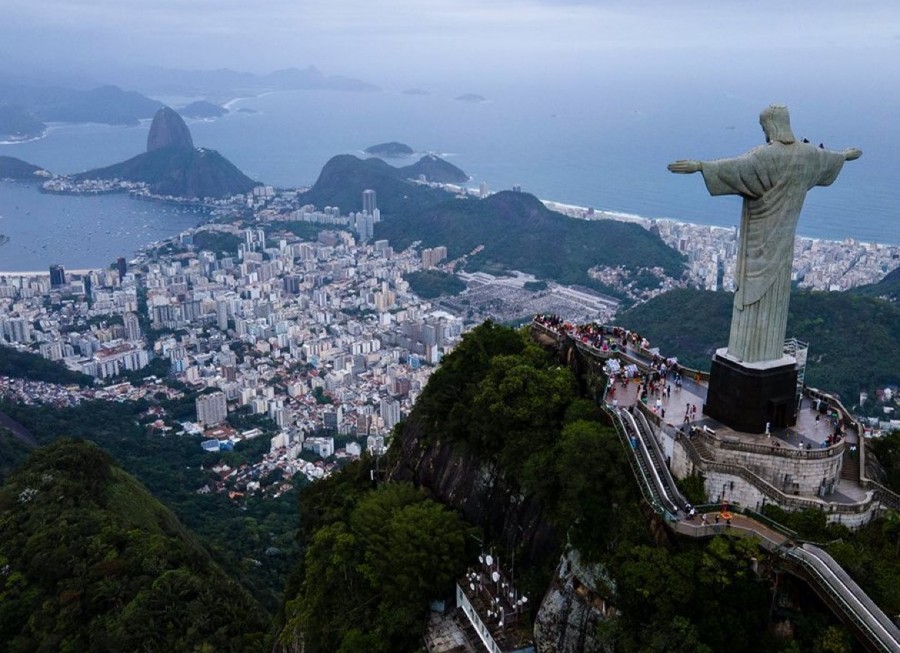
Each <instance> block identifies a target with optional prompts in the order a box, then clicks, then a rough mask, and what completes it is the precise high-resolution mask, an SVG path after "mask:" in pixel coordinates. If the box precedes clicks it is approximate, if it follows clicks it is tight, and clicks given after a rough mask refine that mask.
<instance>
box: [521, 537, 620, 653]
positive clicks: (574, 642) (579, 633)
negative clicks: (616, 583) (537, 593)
mask: <svg viewBox="0 0 900 653" xmlns="http://www.w3.org/2000/svg"><path fill="white" fill-rule="evenodd" d="M612 589H613V588H612V584H611V582H610V580H609V578H608V577H607V576H606V575H605V574H604V572H603V570H602V569H601V568H599V567H596V566H590V565H585V564H583V563H582V561H581V557H580V556H579V555H578V552H577V551H574V550H570V551H567V552H566V553H565V554H564V555H563V557H562V560H561V561H560V563H559V566H558V567H557V568H556V574H554V576H553V581H552V582H551V583H550V588H549V589H548V590H547V594H546V595H545V596H544V600H543V601H542V602H541V607H540V609H539V610H538V613H537V616H536V617H535V620H534V644H535V648H536V649H537V650H538V651H541V652H546V653H550V652H553V653H594V652H596V653H601V652H602V653H611V652H612V651H613V650H614V646H613V645H612V644H611V643H604V642H603V641H602V637H601V636H600V632H599V630H598V628H599V626H600V625H601V623H602V622H603V621H604V619H606V618H607V616H608V615H609V614H610V612H611V609H610V608H609V606H608V605H607V603H606V601H605V600H604V599H603V598H602V597H603V596H606V595H608V594H610V593H611V591H612Z"/></svg>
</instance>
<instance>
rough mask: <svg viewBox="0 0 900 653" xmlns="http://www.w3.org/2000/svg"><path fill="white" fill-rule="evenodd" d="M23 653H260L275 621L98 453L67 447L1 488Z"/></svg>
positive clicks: (0, 526) (2, 597) (8, 626)
mask: <svg viewBox="0 0 900 653" xmlns="http://www.w3.org/2000/svg"><path fill="white" fill-rule="evenodd" d="M0 563H2V564H0V566H2V568H3V573H2V574H0V641H3V642H4V643H5V646H6V647H7V648H6V650H11V651H86V650H91V651H138V650H144V651H200V650H203V651H213V650H214V651H258V650H260V646H261V643H262V637H263V633H264V631H265V629H266V628H267V619H266V615H265V612H264V611H263V610H262V609H261V607H260V606H259V604H257V603H256V601H255V600H254V599H253V598H251V597H250V596H249V595H248V594H247V593H246V592H245V591H244V590H242V589H241V588H240V587H239V586H238V585H237V584H236V583H235V582H234V581H232V580H230V579H228V578H227V576H226V575H225V574H224V573H223V572H222V571H221V570H220V569H219V568H218V567H216V566H215V565H214V564H213V562H212V561H211V559H210V558H209V556H208V554H207V553H206V552H205V551H204V550H203V548H202V547H201V546H200V545H199V544H197V542H196V541H195V540H194V538H193V537H192V536H191V535H190V533H189V532H188V531H187V530H186V529H185V528H184V527H182V526H181V524H180V523H179V522H178V520H177V519H176V518H175V516H174V515H173V514H172V513H171V512H170V511H169V510H168V509H166V508H164V507H163V506H162V505H161V504H160V503H159V502H158V501H157V500H155V499H154V498H153V497H151V496H150V494H148V492H147V491H146V490H145V489H144V488H143V487H142V486H141V485H140V484H139V483H138V482H137V481H135V480H134V478H132V477H131V476H129V475H128V474H126V473H125V472H123V471H122V470H121V469H120V468H118V467H117V466H115V465H114V464H113V462H112V459H111V458H110V457H109V456H108V455H107V454H106V453H104V452H103V451H102V450H100V449H99V448H97V447H96V446H94V445H91V444H88V443H85V442H82V441H77V440H60V441H58V442H56V443H55V444H52V445H50V446H48V447H46V448H44V449H41V450H38V451H37V452H35V453H34V454H33V455H32V456H31V458H30V459H29V461H28V462H27V463H26V465H25V466H24V467H22V468H21V469H20V470H19V471H17V472H16V473H15V474H13V475H12V476H11V477H10V478H9V479H8V480H7V482H6V484H5V485H4V486H3V487H2V489H0Z"/></svg>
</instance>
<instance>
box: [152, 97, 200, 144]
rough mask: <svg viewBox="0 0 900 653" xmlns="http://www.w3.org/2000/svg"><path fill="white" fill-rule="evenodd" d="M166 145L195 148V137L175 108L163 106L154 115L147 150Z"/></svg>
mask: <svg viewBox="0 0 900 653" xmlns="http://www.w3.org/2000/svg"><path fill="white" fill-rule="evenodd" d="M164 147H187V148H191V149H193V148H194V139H193V138H191V132H190V130H189V129H188V126H187V125H186V124H185V123H184V120H183V119H182V118H181V116H179V115H178V114H177V113H176V112H175V111H174V109H170V108H169V107H163V108H162V109H160V110H159V111H157V112H156V115H154V116H153V122H152V123H151V124H150V133H149V134H147V151H148V152H152V151H153V150H159V149H162V148H164Z"/></svg>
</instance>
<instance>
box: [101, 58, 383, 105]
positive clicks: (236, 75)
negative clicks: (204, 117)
mask: <svg viewBox="0 0 900 653" xmlns="http://www.w3.org/2000/svg"><path fill="white" fill-rule="evenodd" d="M114 78H115V79H117V80H118V81H119V83H121V84H127V85H128V86H130V87H133V88H139V89H141V90H142V91H143V92H145V93H150V94H158V95H193V96H204V97H220V98H227V97H233V96H239V95H244V94H247V95H253V94H257V93H261V92H264V91H298V90H332V91H370V92H371V91H379V90H381V89H379V88H378V87H377V86H375V85H373V84H369V83H367V82H363V81H360V80H358V79H353V78H351V77H342V76H340V75H325V74H324V73H322V71H320V70H319V69H318V68H316V67H315V66H308V67H306V68H302V69H300V68H285V69H283V70H276V71H275V72H272V73H269V74H267V75H257V74H254V73H248V72H240V71H236V70H229V69H227V68H221V69H219V70H174V69H169V68H158V67H149V66H148V67H142V68H133V69H128V70H125V71H122V73H121V74H120V75H119V76H118V77H114Z"/></svg>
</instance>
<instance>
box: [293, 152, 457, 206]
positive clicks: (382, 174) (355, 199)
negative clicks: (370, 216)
mask: <svg viewBox="0 0 900 653" xmlns="http://www.w3.org/2000/svg"><path fill="white" fill-rule="evenodd" d="M366 189H372V190H374V191H375V193H376V196H377V200H378V208H379V210H380V211H381V214H382V217H385V218H386V216H395V215H405V214H408V213H416V212H418V211H422V210H424V209H426V208H428V207H430V206H435V205H438V204H441V203H443V202H446V201H448V200H449V199H451V198H450V195H448V194H447V193H446V192H444V191H442V190H440V189H436V188H429V187H428V186H424V185H422V184H416V183H413V182H412V181H410V180H408V179H406V178H404V176H403V175H402V174H401V173H400V170H399V169H398V168H395V167H394V166H392V165H390V164H387V163H385V162H384V161H382V160H381V159H378V158H371V159H359V158H357V157H355V156H352V155H350V154H341V155H338V156H335V157H332V158H331V159H329V161H328V163H326V164H325V166H324V167H323V168H322V172H320V173H319V178H318V179H317V180H316V183H315V184H314V185H313V187H312V188H311V189H310V190H309V191H307V192H306V193H305V194H304V195H303V197H302V199H303V201H304V202H308V203H310V204H315V205H316V206H318V207H319V208H323V207H325V206H337V207H340V209H341V212H342V213H349V212H351V211H362V193H363V191H364V190H366Z"/></svg>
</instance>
